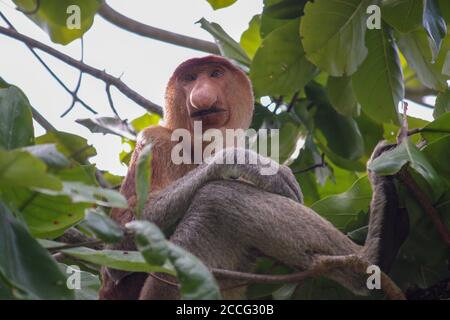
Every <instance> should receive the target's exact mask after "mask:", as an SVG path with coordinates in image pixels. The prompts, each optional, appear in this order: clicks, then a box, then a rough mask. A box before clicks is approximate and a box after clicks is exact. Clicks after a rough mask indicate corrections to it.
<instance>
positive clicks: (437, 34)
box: [423, 0, 447, 61]
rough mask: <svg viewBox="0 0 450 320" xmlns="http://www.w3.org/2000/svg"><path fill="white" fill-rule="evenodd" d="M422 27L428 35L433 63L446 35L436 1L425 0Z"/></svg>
mask: <svg viewBox="0 0 450 320" xmlns="http://www.w3.org/2000/svg"><path fill="white" fill-rule="evenodd" d="M423 27H424V28H425V31H426V32H427V35H428V40H429V41H428V42H429V43H430V48H431V53H432V60H433V61H434V60H435V59H436V57H437V55H438V53H439V50H440V49H441V44H442V40H443V39H444V37H445V36H446V34H447V26H446V24H445V20H444V18H442V16H441V12H440V10H439V5H438V3H437V0H426V1H425V8H424V11H423Z"/></svg>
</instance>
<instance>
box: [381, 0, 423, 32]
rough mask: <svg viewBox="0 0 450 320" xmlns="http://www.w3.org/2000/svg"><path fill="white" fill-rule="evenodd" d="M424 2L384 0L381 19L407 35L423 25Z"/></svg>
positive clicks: (415, 0)
mask: <svg viewBox="0 0 450 320" xmlns="http://www.w3.org/2000/svg"><path fill="white" fill-rule="evenodd" d="M422 14H423V1H420V0H419V1H417V0H400V1H399V0H384V1H382V2H381V17H382V18H383V20H384V21H386V22H387V23H388V24H389V25H390V26H391V27H393V28H394V29H395V30H397V31H400V32H403V33H407V32H410V31H413V30H414V29H417V28H419V27H420V26H421V25H422Z"/></svg>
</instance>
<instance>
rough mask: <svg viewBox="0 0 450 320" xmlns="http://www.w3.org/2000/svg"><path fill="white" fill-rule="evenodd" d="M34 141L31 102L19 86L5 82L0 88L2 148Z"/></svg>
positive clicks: (0, 145) (0, 137)
mask: <svg viewBox="0 0 450 320" xmlns="http://www.w3.org/2000/svg"><path fill="white" fill-rule="evenodd" d="M0 80H1V78H0ZM2 81H3V80H2ZM33 142H34V129H33V120H32V116H31V106H30V102H29V101H28V99H27V97H26V96H25V94H24V93H23V92H22V91H21V90H20V89H19V88H17V87H15V86H11V85H9V84H7V83H6V82H5V84H4V86H2V87H1V88H0V149H1V148H4V149H14V148H19V147H24V146H28V145H30V144H32V143H33Z"/></svg>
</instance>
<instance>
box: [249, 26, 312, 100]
mask: <svg viewBox="0 0 450 320" xmlns="http://www.w3.org/2000/svg"><path fill="white" fill-rule="evenodd" d="M297 29H298V21H292V22H290V23H288V24H286V25H284V26H282V27H280V28H278V29H277V30H275V31H273V32H272V33H271V34H270V35H269V36H267V38H265V39H264V40H263V42H262V44H261V46H260V47H259V49H258V51H256V54H255V56H254V58H253V63H252V66H251V68H250V79H251V80H252V83H253V87H254V91H255V95H256V96H264V95H290V94H293V93H295V92H296V91H298V90H300V89H302V88H303V87H304V86H305V85H306V83H308V82H309V81H310V80H311V79H313V78H314V76H315V75H316V67H314V65H312V64H311V63H310V62H308V61H307V60H306V58H305V56H304V52H303V48H302V45H301V42H300V38H299V35H298V33H297V31H296V30H297Z"/></svg>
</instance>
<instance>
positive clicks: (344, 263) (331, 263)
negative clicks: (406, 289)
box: [212, 255, 406, 300]
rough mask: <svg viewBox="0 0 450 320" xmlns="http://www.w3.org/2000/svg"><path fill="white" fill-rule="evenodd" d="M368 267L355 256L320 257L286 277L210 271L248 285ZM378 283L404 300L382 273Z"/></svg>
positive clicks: (393, 296) (361, 270)
mask: <svg viewBox="0 0 450 320" xmlns="http://www.w3.org/2000/svg"><path fill="white" fill-rule="evenodd" d="M368 266H369V263H367V262H365V261H363V260H362V259H361V258H360V257H358V256H356V255H348V256H326V257H321V258H320V259H319V261H317V262H316V263H315V265H314V266H313V267H312V268H311V269H310V270H307V271H301V272H296V273H292V274H286V275H264V274H253V273H246V272H240V271H230V270H223V269H212V272H213V274H214V275H215V276H216V277H218V278H229V279H234V280H244V281H247V282H250V283H266V284H267V283H297V282H300V281H303V280H305V279H308V278H314V277H318V276H321V275H324V274H326V273H328V272H330V271H331V270H333V269H338V268H349V269H352V270H354V271H355V272H356V273H359V274H366V270H367V267H368ZM380 282H381V289H383V291H384V293H385V294H386V296H387V297H388V298H389V299H391V300H405V299H406V298H405V296H404V294H403V292H402V291H401V290H400V288H399V287H398V286H397V285H396V284H395V283H394V282H393V281H392V280H391V278H389V276H388V275H386V274H385V273H384V272H381V281H380Z"/></svg>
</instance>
